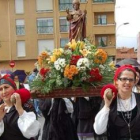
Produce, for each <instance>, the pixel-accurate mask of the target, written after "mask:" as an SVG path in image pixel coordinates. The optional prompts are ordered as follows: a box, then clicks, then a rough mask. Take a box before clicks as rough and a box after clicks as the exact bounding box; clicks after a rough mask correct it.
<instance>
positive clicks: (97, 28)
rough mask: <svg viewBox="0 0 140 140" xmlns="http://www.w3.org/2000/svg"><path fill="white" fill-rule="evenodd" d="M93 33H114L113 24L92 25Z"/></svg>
mask: <svg viewBox="0 0 140 140" xmlns="http://www.w3.org/2000/svg"><path fill="white" fill-rule="evenodd" d="M93 33H94V34H115V24H107V25H93Z"/></svg>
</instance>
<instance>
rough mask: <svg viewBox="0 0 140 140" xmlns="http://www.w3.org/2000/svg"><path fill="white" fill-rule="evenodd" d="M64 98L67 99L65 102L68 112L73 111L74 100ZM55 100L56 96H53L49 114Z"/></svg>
mask: <svg viewBox="0 0 140 140" xmlns="http://www.w3.org/2000/svg"><path fill="white" fill-rule="evenodd" d="M63 100H64V101H65V104H66V107H67V110H68V112H69V113H73V104H72V102H71V101H70V100H69V99H68V98H63ZM53 101H54V98H52V100H51V107H50V110H49V112H48V115H49V114H50V111H51V110H52V107H53Z"/></svg>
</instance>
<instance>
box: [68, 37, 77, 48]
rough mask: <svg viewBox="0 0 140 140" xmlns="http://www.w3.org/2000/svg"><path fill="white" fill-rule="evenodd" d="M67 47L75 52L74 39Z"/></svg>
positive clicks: (75, 44)
mask: <svg viewBox="0 0 140 140" xmlns="http://www.w3.org/2000/svg"><path fill="white" fill-rule="evenodd" d="M67 45H68V46H69V47H70V48H71V49H72V50H75V49H76V46H77V43H76V41H75V39H72V41H71V42H69V43H68V44H67Z"/></svg>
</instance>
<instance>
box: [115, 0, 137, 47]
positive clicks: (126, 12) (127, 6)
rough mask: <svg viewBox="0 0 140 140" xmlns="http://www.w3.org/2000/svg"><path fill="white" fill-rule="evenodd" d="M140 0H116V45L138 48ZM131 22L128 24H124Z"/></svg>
mask: <svg viewBox="0 0 140 140" xmlns="http://www.w3.org/2000/svg"><path fill="white" fill-rule="evenodd" d="M139 7H140V0H116V6H115V21H116V45H117V46H118V47H123V46H124V47H131V48H132V47H134V48H137V35H138V32H140V8H139ZM126 22H129V24H128V25H122V24H123V23H126Z"/></svg>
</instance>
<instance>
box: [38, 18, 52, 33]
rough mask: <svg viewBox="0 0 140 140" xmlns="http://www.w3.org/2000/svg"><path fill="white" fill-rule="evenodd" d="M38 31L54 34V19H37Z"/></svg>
mask: <svg viewBox="0 0 140 140" xmlns="http://www.w3.org/2000/svg"><path fill="white" fill-rule="evenodd" d="M37 32H38V34H52V33H53V19H52V18H40V19H37Z"/></svg>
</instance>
